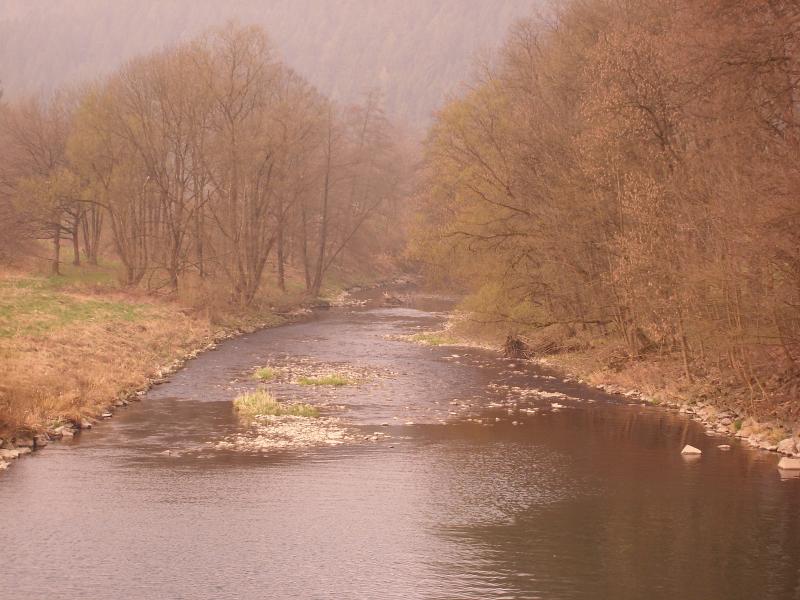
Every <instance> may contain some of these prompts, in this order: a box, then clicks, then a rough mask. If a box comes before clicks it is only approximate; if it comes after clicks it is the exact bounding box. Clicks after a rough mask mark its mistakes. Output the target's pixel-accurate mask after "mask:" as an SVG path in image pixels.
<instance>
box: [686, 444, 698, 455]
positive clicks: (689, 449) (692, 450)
mask: <svg viewBox="0 0 800 600" xmlns="http://www.w3.org/2000/svg"><path fill="white" fill-rule="evenodd" d="M702 453H703V451H702V450H700V448H695V447H694V446H690V445H689V444H686V445H685V446H684V447H683V450H681V454H684V455H691V456H696V455H698V454H702Z"/></svg>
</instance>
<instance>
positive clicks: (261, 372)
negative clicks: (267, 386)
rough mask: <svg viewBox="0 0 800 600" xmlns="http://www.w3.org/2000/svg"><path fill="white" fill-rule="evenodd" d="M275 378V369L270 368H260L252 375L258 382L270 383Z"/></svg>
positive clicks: (276, 372) (276, 374)
mask: <svg viewBox="0 0 800 600" xmlns="http://www.w3.org/2000/svg"><path fill="white" fill-rule="evenodd" d="M277 376H278V371H277V369H273V368H271V367H261V368H258V369H256V372H255V373H253V377H254V378H255V379H258V380H259V381H272V380H273V379H275V378H276V377H277Z"/></svg>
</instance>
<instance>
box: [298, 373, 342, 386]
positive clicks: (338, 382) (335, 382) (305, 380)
mask: <svg viewBox="0 0 800 600" xmlns="http://www.w3.org/2000/svg"><path fill="white" fill-rule="evenodd" d="M297 383H299V384H300V385H331V386H334V387H342V386H345V385H352V384H353V383H355V382H354V381H353V380H352V379H350V378H349V377H345V376H344V375H337V374H335V373H334V374H332V375H323V376H320V377H300V378H299V379H298V380H297Z"/></svg>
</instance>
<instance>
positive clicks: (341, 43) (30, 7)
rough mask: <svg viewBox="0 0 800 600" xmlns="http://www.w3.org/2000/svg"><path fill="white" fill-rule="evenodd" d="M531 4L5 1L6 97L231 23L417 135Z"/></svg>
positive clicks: (1, 51) (0, 76)
mask: <svg viewBox="0 0 800 600" xmlns="http://www.w3.org/2000/svg"><path fill="white" fill-rule="evenodd" d="M539 4H541V1H537V0H380V1H377V2H376V1H375V0H233V1H228V2H220V1H218V0H113V1H111V0H33V1H30V0H2V1H0V81H1V82H2V85H3V88H4V90H5V94H6V96H7V97H12V98H13V97H19V96H20V95H23V94H25V93H38V92H42V91H50V90H52V89H54V88H55V87H58V86H62V85H72V84H78V83H80V82H82V81H85V80H89V79H92V78H94V77H96V76H98V75H101V74H105V73H108V72H110V71H111V70H113V69H114V68H116V67H118V66H119V65H120V64H121V63H123V62H124V61H125V60H127V59H129V58H131V57H133V56H136V55H139V54H142V53H145V52H149V51H153V50H157V49H160V48H161V47H163V46H164V45H170V44H173V43H175V42H178V41H181V40H186V39H189V38H191V37H194V36H196V35H198V34H199V33H201V32H203V31H204V30H206V29H208V28H210V27H214V26H215V25H223V24H225V23H226V22H227V21H229V20H235V21H238V22H239V23H240V24H243V25H247V24H257V25H261V26H262V27H264V28H265V29H266V31H267V32H268V34H269V36H270V38H271V39H272V41H273V43H274V45H275V46H276V47H277V49H278V51H279V52H280V53H281V54H282V55H283V57H284V59H285V61H286V62H287V63H288V64H289V65H290V66H292V67H293V68H295V69H296V70H298V71H299V72H300V74H301V75H303V76H304V77H306V78H307V79H308V80H309V81H310V82H311V83H313V84H314V85H316V86H317V87H318V88H319V89H320V91H321V92H322V93H324V94H326V95H327V96H329V97H331V98H332V99H334V100H338V101H341V102H345V103H346V102H354V101H358V100H360V99H361V98H362V97H363V94H364V93H365V92H366V91H368V90H373V89H379V90H381V91H382V92H383V94H384V103H385V107H386V110H387V112H388V114H389V115H390V116H392V117H395V118H397V119H398V120H401V121H407V122H408V123H409V124H417V125H425V124H427V122H428V121H429V119H430V115H431V113H432V111H433V110H435V109H436V108H437V107H438V106H439V105H440V104H441V101H442V99H443V98H444V97H445V96H446V95H447V94H448V92H452V91H455V89H456V88H457V86H458V84H459V83H460V82H461V81H462V80H464V79H465V78H467V77H468V76H469V75H470V72H471V69H472V66H473V65H474V62H475V57H476V54H480V53H482V52H484V51H487V50H488V49H490V48H494V47H496V46H497V45H499V44H500V43H502V40H503V38H504V36H505V34H506V32H507V30H508V27H509V26H510V25H511V24H513V23H514V21H515V20H517V19H519V18H520V17H524V16H527V15H529V14H530V13H531V12H532V11H533V10H534V8H535V7H536V6H537V5H539Z"/></svg>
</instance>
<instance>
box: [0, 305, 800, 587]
mask: <svg viewBox="0 0 800 600" xmlns="http://www.w3.org/2000/svg"><path fill="white" fill-rule="evenodd" d="M444 308H445V307H444V305H442V304H440V303H437V302H436V301H434V300H431V299H427V300H426V299H425V298H418V299H417V300H416V301H415V302H413V303H412V304H411V305H409V306H405V307H401V308H379V307H375V306H373V307H370V306H366V307H351V308H338V309H332V310H330V311H326V312H324V313H322V314H320V315H318V317H316V318H314V319H313V320H310V321H308V322H305V323H300V324H294V325H289V326H285V327H280V328H277V329H272V330H264V331H260V332H256V333H253V334H250V335H245V336H243V337H240V338H237V339H233V340H230V341H227V342H225V343H223V344H220V345H219V347H218V348H217V349H216V350H214V351H211V352H208V353H206V354H204V355H202V356H200V357H198V358H197V359H195V360H193V361H191V362H190V363H189V364H188V366H187V367H186V368H185V369H184V370H182V371H180V372H179V373H177V374H175V375H173V376H172V377H171V379H170V381H168V382H166V383H164V384H162V385H159V386H157V387H155V388H153V389H152V390H151V391H150V392H148V393H147V395H146V396H145V397H144V398H143V401H142V402H141V403H137V404H135V405H132V406H131V407H130V408H127V409H124V410H121V411H120V412H119V413H118V414H117V415H116V416H115V418H114V419H113V420H111V421H109V422H107V423H104V424H103V425H102V426H101V427H96V428H95V429H94V430H92V431H90V432H86V433H83V434H82V435H80V436H78V437H77V438H76V439H75V440H74V441H73V442H68V443H62V444H52V445H51V446H50V447H48V448H47V449H46V450H45V451H43V452H39V453H36V454H35V455H33V456H31V457H26V458H24V459H22V460H19V461H17V464H14V465H13V468H11V469H9V470H8V471H7V472H6V473H4V474H2V476H0V522H1V523H2V528H0V597H2V598H9V599H11V598H13V599H19V598H35V599H38V598H46V597H51V596H56V597H59V596H60V597H72V598H81V599H86V600H90V599H91V600H94V599H98V600H100V599H102V600H107V599H116V598H120V599H139V598H142V599H145V598H147V599H149V598H158V599H160V598H164V599H187V600H188V599H206V598H208V599H262V598H277V599H282V598H300V599H305V598H334V599H351V598H352V599H356V598H358V599H360V598H365V599H383V598H386V599H394V598H398V599H399V598H402V599H416V598H420V599H441V600H449V599H495V598H497V599H499V598H507V599H523V598H524V599H533V598H543V599H573V598H575V599H578V598H580V599H606V598H608V599H615V600H619V599H628V598H630V599H643V598H648V599H658V598H664V599H667V598H669V599H676V598H681V599H689V598H697V599H704V600H713V599H717V598H719V599H726V600H732V599H739V598H741V599H748V600H751V599H773V598H775V599H777V598H781V599H782V598H800V480H798V479H787V480H783V479H782V478H781V477H780V475H779V473H778V471H777V470H776V464H777V458H776V457H775V456H773V455H769V454H767V453H763V452H758V451H754V450H751V449H749V448H745V447H743V446H740V445H738V444H737V442H736V441H729V440H725V439H724V438H713V437H708V436H707V435H705V433H704V432H703V430H702V428H701V427H699V426H698V425H696V424H694V423H692V422H689V421H688V420H686V419H684V418H683V417H681V416H679V415H677V414H675V413H674V412H668V411H664V410H661V409H657V408H652V407H646V406H641V405H639V404H636V403H632V402H630V401H629V400H628V399H626V398H623V397H618V396H608V395H605V394H603V393H602V392H599V391H597V390H595V389H592V388H588V387H585V386H582V385H580V384H578V383H577V382H569V381H568V382H565V381H564V380H563V379H562V378H560V377H558V376H557V375H556V374H555V373H550V372H548V371H546V370H543V369H542V368H539V367H535V366H532V365H524V364H518V363H515V362H514V361H509V360H504V359H501V358H499V357H498V356H497V355H495V354H493V353H491V352H488V351H484V350H478V349H468V348H460V347H459V348H456V347H443V346H440V347H430V346H423V345H418V344H414V343H411V342H409V341H406V340H402V339H397V336H400V335H406V334H411V333H415V332H418V331H421V330H426V329H435V328H436V327H439V326H440V325H441V322H442V319H443V317H444V315H443V313H442V312H441V311H442V310H443V309H444ZM265 364H269V365H273V366H277V367H279V368H281V367H283V368H286V369H293V368H297V369H303V368H311V367H313V368H317V369H322V370H323V371H325V370H326V369H327V370H334V369H354V370H356V371H358V372H359V373H361V374H362V375H363V377H364V381H363V382H362V383H361V384H360V385H357V386H348V387H342V388H336V389H324V388H311V387H305V386H298V385H294V384H292V383H291V382H285V381H284V382H277V383H275V384H272V385H271V387H272V390H273V392H274V393H275V394H276V395H277V396H279V397H280V398H282V399H284V400H303V401H306V402H313V403H316V404H318V405H319V406H321V408H322V412H323V414H324V415H325V416H327V417H333V418H335V419H336V421H331V422H330V427H331V428H333V429H334V430H335V431H336V432H339V433H341V434H342V439H341V440H337V439H335V438H330V439H333V441H341V442H342V443H337V444H333V443H323V444H321V445H310V446H303V445H298V444H292V443H291V439H290V437H289V438H287V439H289V442H290V443H288V445H284V446H280V445H278V446H275V445H273V446H270V445H269V443H272V442H274V441H275V440H271V442H269V443H267V444H266V446H265V447H264V448H260V447H254V446H252V445H250V446H248V445H247V444H248V441H252V440H254V439H257V438H258V434H257V433H256V432H255V430H254V426H253V425H252V424H248V423H246V422H243V421H241V420H240V419H239V418H237V416H236V414H235V413H234V411H233V410H232V407H231V400H232V398H233V397H234V396H235V395H236V394H237V393H238V392H240V391H242V390H246V389H251V388H252V387H254V386H255V385H256V383H255V382H254V381H253V380H252V378H251V374H252V372H253V369H254V368H255V367H257V366H260V365H265ZM554 404H555V405H556V406H555V408H554V406H553V405H554ZM323 421H324V422H326V423H328V420H327V419H324V420H323ZM515 423H516V424H515ZM376 432H377V433H378V434H379V435H375V433H376ZM312 437H313V436H312ZM373 437H374V438H377V441H373ZM365 438H367V439H365ZM262 441H263V440H262ZM312 441H313V440H312ZM724 442H728V443H731V444H732V446H733V448H732V449H731V450H730V451H728V452H723V451H721V450H718V449H717V445H718V444H721V443H724ZM686 443H691V444H693V445H695V446H698V447H699V448H701V449H702V450H703V455H702V457H700V458H696V459H685V458H683V457H682V456H681V455H680V449H681V448H682V446H683V445H684V444H686Z"/></svg>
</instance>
